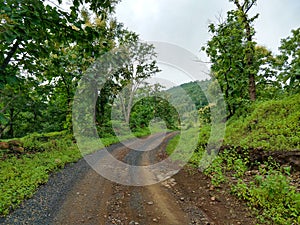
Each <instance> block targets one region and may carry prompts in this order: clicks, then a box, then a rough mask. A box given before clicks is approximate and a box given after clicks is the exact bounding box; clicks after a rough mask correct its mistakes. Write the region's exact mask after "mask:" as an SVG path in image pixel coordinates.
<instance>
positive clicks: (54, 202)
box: [0, 133, 257, 225]
mask: <svg viewBox="0 0 300 225" xmlns="http://www.w3.org/2000/svg"><path fill="white" fill-rule="evenodd" d="M174 135H175V133H170V134H167V135H166V137H165V138H164V139H162V137H163V136H162V134H159V135H153V136H150V137H148V138H147V140H145V141H144V142H143V146H144V147H145V146H147V147H149V146H151V145H153V146H155V145H156V144H157V147H155V148H154V149H153V150H152V151H135V150H131V149H129V148H128V147H127V146H128V145H127V144H126V145H122V144H118V145H113V146H111V147H110V148H109V151H110V153H111V154H112V155H113V156H114V157H115V158H117V159H119V160H121V161H124V162H126V163H128V164H135V165H151V164H153V163H156V162H158V161H161V160H162V159H163V158H164V157H165V156H166V154H165V152H164V151H165V146H166V143H167V142H168V140H169V139H170V138H172V137H173V136H174ZM161 140H163V141H162V142H161V144H159V143H158V142H160V141H161ZM135 142H136V141H132V143H131V144H133V145H138V143H135ZM91 157H95V156H93V155H92V156H91ZM123 173H129V172H128V171H123ZM132 176H134V177H140V176H142V177H144V178H145V179H148V178H149V177H151V176H153V175H152V174H150V173H149V171H147V170H144V171H142V172H141V174H135V173H133V174H132ZM0 223H1V224H55V225H60V224H61V225H65V224H74V225H75V224H76V225H77V224H86V225H96V224H100V225H111V224H120V225H121V224H122V225H123V224H124V225H125V224H126V225H139V224H144V225H152V224H161V225H176V224H178V225H189V224H199V225H202V224H245V225H247V224H256V223H257V221H256V220H255V216H254V215H252V214H251V211H250V210H249V208H248V207H247V206H246V205H245V204H244V203H243V202H241V201H239V200H237V199H236V198H235V197H234V196H232V195H230V190H229V188H228V187H226V185H225V186H224V187H223V188H215V187H213V186H212V185H211V183H210V180H209V178H207V177H206V176H205V175H204V174H202V173H201V172H199V171H198V170H197V169H195V168H191V167H189V166H186V167H184V168H183V169H181V170H180V171H179V172H178V173H177V174H175V175H174V176H172V177H169V178H168V179H167V180H165V181H163V182H160V183H157V184H152V185H147V186H127V185H122V184H119V183H115V182H112V181H110V180H108V179H105V178H104V177H102V176H100V175H99V174H98V173H97V172H95V171H94V170H93V169H92V168H91V167H89V166H88V165H87V163H86V162H85V161H84V160H80V161H79V162H78V163H75V164H72V165H69V166H68V167H67V168H66V169H64V170H63V171H61V172H60V173H58V174H56V175H53V176H52V177H51V179H50V181H49V183H47V184H46V185H44V186H42V187H41V188H40V189H39V190H38V192H37V193H36V194H35V195H34V196H33V198H32V199H30V200H28V201H26V202H24V204H23V205H22V206H21V207H20V208H19V209H17V210H16V211H15V212H13V213H12V214H11V215H9V216H8V217H7V218H6V219H2V220H0Z"/></svg>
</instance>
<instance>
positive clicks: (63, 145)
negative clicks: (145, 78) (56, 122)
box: [0, 128, 161, 217]
mask: <svg viewBox="0 0 300 225" xmlns="http://www.w3.org/2000/svg"><path fill="white" fill-rule="evenodd" d="M160 131H161V130H160V129H155V128H154V129H152V130H151V132H160ZM149 134H150V132H149V130H146V129H144V130H138V131H136V132H135V133H134V136H135V137H143V136H147V135H149ZM130 138H132V135H124V136H121V137H115V136H109V137H105V138H101V141H102V143H103V144H104V146H109V145H111V144H114V143H118V142H120V141H124V140H127V139H130ZM20 141H22V142H23V144H24V149H25V152H24V153H23V154H18V155H15V154H5V157H4V154H1V155H0V156H1V158H2V159H1V158H0V216H2V217H3V216H6V215H7V214H9V213H10V212H11V211H12V210H14V209H15V208H17V207H18V206H19V205H20V204H21V202H22V201H23V200H24V199H27V198H30V197H31V196H32V195H33V194H34V193H35V191H36V190H37V188H38V187H39V186H40V185H42V184H45V183H47V181H48V179H49V176H50V174H51V173H53V172H55V171H58V170H60V169H62V168H64V166H65V165H66V164H68V163H73V162H76V161H78V160H79V159H80V158H82V157H83V154H90V153H92V152H94V151H97V150H100V149H99V148H92V147H88V148H87V151H86V152H84V153H83V152H82V151H79V149H78V147H77V144H76V143H75V140H74V138H73V136H72V135H71V134H68V133H67V132H53V133H48V134H37V133H36V134H31V135H28V136H26V137H24V138H21V139H20ZM93 141H96V140H93ZM90 144H93V143H92V142H90ZM89 146H92V145H89ZM1 151H2V150H0V152H1Z"/></svg>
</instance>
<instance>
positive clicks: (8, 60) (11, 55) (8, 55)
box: [0, 39, 20, 71]
mask: <svg viewBox="0 0 300 225" xmlns="http://www.w3.org/2000/svg"><path fill="white" fill-rule="evenodd" d="M19 44H20V40H19V39H17V40H16V42H15V43H14V44H13V46H12V48H11V49H10V51H9V52H8V54H7V56H6V58H5V59H4V61H3V63H2V65H1V68H0V71H4V70H5V69H6V67H7V65H8V63H9V62H10V60H11V58H12V57H13V56H14V54H15V52H16V51H17V50H18V47H19Z"/></svg>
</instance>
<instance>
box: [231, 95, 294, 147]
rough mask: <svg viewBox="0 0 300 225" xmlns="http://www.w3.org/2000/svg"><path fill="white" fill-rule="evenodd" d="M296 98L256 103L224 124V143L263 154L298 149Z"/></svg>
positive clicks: (289, 97)
mask: <svg viewBox="0 0 300 225" xmlns="http://www.w3.org/2000/svg"><path fill="white" fill-rule="evenodd" d="M299 103H300V95H299V94H296V95H293V96H288V97H285V98H283V99H281V100H270V101H264V102H257V103H256V104H254V105H252V107H250V108H249V109H248V113H247V114H244V115H241V116H239V117H238V116H235V117H233V118H232V119H231V120H230V121H228V125H227V130H226V136H225V143H226V144H229V145H233V146H241V147H245V148H249V147H253V148H258V147H262V148H264V149H267V150H294V149H300V145H299V143H300V122H299V118H300V104H299Z"/></svg>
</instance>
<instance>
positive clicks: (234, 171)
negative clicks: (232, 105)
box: [167, 94, 300, 225]
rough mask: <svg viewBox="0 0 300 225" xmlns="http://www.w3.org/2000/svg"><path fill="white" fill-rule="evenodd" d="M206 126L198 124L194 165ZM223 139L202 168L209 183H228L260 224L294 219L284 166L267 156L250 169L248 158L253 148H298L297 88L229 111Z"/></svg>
mask: <svg viewBox="0 0 300 225" xmlns="http://www.w3.org/2000/svg"><path fill="white" fill-rule="evenodd" d="M210 131H211V129H210V126H209V124H205V125H203V126H202V127H201V129H200V133H199V142H198V146H197V148H196V149H195V150H194V154H193V155H192V157H191V158H190V161H189V162H190V164H191V165H193V166H194V167H196V168H199V162H200V161H201V160H202V159H203V157H205V154H204V153H205V148H206V146H207V142H208V139H209V136H210ZM178 139H179V137H177V136H176V137H175V138H173V139H172V140H171V141H170V142H169V145H168V146H167V152H168V153H171V152H172V151H173V149H174V148H175V147H176V144H177V142H178ZM223 144H224V145H229V146H232V148H231V149H230V150H225V151H223V152H221V153H220V154H218V155H217V156H216V158H215V159H214V160H213V161H212V163H211V164H210V166H209V167H208V168H206V169H205V170H204V174H206V175H207V176H208V177H210V179H211V183H212V184H213V185H214V186H216V187H222V184H223V183H225V182H226V183H228V184H229V185H230V187H231V193H232V194H234V195H235V196H237V197H238V198H240V199H242V200H244V201H246V202H247V204H248V205H249V207H250V208H251V209H253V211H254V213H256V215H257V218H258V219H259V221H260V224H282V225H292V224H300V193H299V192H297V191H296V189H295V187H294V186H292V185H291V178H290V167H280V166H279V165H277V164H276V163H275V162H274V161H273V160H272V158H269V160H268V161H267V162H264V163H263V164H261V165H260V164H258V165H256V166H258V169H257V170H251V168H252V167H251V166H253V165H251V163H250V159H249V151H250V150H249V149H253V148H254V149H255V148H259V149H263V150H267V151H273V150H282V151H289V150H297V149H298V150H300V94H297V95H293V96H288V97H285V98H283V99H281V100H271V101H265V102H258V103H255V104H254V105H252V106H251V107H250V108H249V109H248V113H246V114H245V113H244V114H243V115H240V116H234V117H233V118H231V119H230V120H229V121H227V124H226V135H225V138H224V142H223ZM238 148H239V149H243V151H242V153H241V152H240V151H239V152H238V151H237V149H238ZM255 164H257V163H255Z"/></svg>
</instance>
